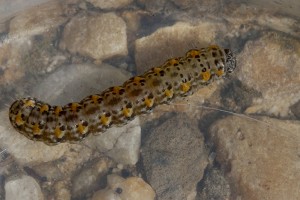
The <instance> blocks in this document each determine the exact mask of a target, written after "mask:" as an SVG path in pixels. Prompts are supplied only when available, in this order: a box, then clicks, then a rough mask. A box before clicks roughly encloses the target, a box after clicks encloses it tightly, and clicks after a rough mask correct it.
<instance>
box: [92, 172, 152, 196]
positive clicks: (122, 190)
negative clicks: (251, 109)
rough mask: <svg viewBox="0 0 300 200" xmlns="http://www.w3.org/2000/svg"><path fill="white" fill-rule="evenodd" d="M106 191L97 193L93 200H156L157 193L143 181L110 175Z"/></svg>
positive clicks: (136, 178)
mask: <svg viewBox="0 0 300 200" xmlns="http://www.w3.org/2000/svg"><path fill="white" fill-rule="evenodd" d="M107 179H108V180H107V182H108V186H107V188H106V189H103V190H99V191H98V192H96V193H95V194H94V196H93V198H92V200H129V199H130V200H140V199H143V200H154V198H155V192H154V190H153V189H152V188H151V186H150V185H148V184H147V183H146V182H145V181H144V180H143V179H141V178H139V177H129V178H127V179H123V178H122V177H119V176H117V175H109V176H108V178H107Z"/></svg>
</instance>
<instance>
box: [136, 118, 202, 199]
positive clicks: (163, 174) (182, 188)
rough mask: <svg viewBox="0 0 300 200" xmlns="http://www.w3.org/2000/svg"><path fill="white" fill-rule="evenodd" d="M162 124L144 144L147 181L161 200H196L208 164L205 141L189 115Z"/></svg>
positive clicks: (143, 153)
mask: <svg viewBox="0 0 300 200" xmlns="http://www.w3.org/2000/svg"><path fill="white" fill-rule="evenodd" d="M159 121H160V122H161V124H160V125H159V126H158V127H155V128H153V130H152V131H150V132H149V133H148V134H147V135H148V136H146V138H145V139H144V140H143V141H142V142H144V145H142V152H141V156H142V162H143V167H144V169H145V177H146V179H147V180H148V182H149V184H150V185H151V186H152V187H153V189H154V190H155V191H156V194H157V198H158V199H187V198H188V199H193V198H195V196H196V188H197V183H198V182H199V181H200V180H201V178H202V175H203V173H204V169H205V167H206V165H207V163H208V160H207V157H208V155H207V152H206V150H205V146H204V138H203V136H202V134H201V133H200V131H199V130H198V128H197V123H196V121H193V120H192V119H190V118H189V117H188V116H187V115H185V114H177V115H175V116H171V117H169V118H168V119H159Z"/></svg>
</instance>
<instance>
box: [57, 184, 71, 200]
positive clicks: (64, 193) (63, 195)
mask: <svg viewBox="0 0 300 200" xmlns="http://www.w3.org/2000/svg"><path fill="white" fill-rule="evenodd" d="M54 190H55V199H56V200H70V199H71V192H70V191H69V188H67V183H66V181H58V182H56V183H55V185H54Z"/></svg>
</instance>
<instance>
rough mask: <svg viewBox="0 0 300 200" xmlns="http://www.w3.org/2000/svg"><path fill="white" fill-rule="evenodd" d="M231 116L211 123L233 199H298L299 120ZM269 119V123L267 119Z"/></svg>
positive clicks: (299, 173) (212, 137) (220, 160)
mask: <svg viewBox="0 0 300 200" xmlns="http://www.w3.org/2000/svg"><path fill="white" fill-rule="evenodd" d="M259 120H261V122H257V121H255V120H249V119H246V118H241V117H236V116H229V117H226V118H225V119H222V120H219V121H218V122H216V123H215V124H214V125H212V127H211V129H210V131H209V135H210V137H211V140H212V141H214V144H215V146H216V148H215V150H216V155H217V156H216V161H218V163H221V165H222V166H223V168H227V174H226V176H227V177H228V178H229V179H230V180H229V183H230V186H231V191H236V192H234V193H233V194H232V195H231V197H232V198H233V199H237V198H238V199H297V198H298V197H299V195H300V193H299V191H300V190H299V188H300V185H299V179H300V171H299V166H300V159H299V144H300V134H299V133H300V123H299V121H281V120H277V119H272V118H266V117H264V118H259ZM264 121H266V122H267V124H266V123H265V122H264Z"/></svg>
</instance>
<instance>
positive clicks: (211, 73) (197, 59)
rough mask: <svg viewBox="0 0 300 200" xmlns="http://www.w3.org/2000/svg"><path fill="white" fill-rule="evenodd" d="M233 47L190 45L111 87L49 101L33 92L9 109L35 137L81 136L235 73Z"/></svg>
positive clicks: (48, 139) (66, 138) (62, 139)
mask: <svg viewBox="0 0 300 200" xmlns="http://www.w3.org/2000/svg"><path fill="white" fill-rule="evenodd" d="M235 67H236V59H235V57H234V56H233V53H232V51H230V50H229V49H222V48H220V47H219V46H216V45H212V46H209V47H207V48H201V49H192V50H189V51H188V52H187V53H186V55H185V56H184V57H178V58H172V59H169V60H167V61H166V62H165V63H164V64H163V65H161V66H158V67H154V68H152V69H150V70H149V71H147V72H145V73H144V74H142V75H140V76H135V77H132V78H131V79H129V80H128V81H126V82H125V83H124V84H123V85H121V86H115V87H110V88H108V89H106V90H105V91H103V92H102V93H100V94H94V95H90V96H88V97H86V98H84V99H83V100H81V101H80V102H73V103H69V104H67V105H65V106H51V105H49V104H47V103H44V102H42V101H39V100H37V99H35V98H30V97H29V98H23V99H19V100H17V101H15V102H14V103H13V104H12V105H11V107H10V110H9V118H10V121H11V124H12V125H13V127H14V128H15V129H16V130H17V131H19V132H20V133H21V134H23V135H25V136H26V137H28V138H29V139H31V140H37V141H42V142H44V143H46V144H49V145H51V144H58V143H60V142H66V141H80V140H82V139H83V138H85V137H86V136H88V135H89V134H90V133H93V132H104V131H105V130H106V129H108V128H109V127H111V126H112V125H122V124H126V123H127V122H128V121H130V120H132V119H133V118H134V117H135V116H137V115H139V114H142V113H146V112H148V111H150V110H152V109H153V108H154V107H155V106H156V105H159V104H163V103H168V102H170V101H171V100H172V99H174V98H176V97H184V96H187V95H189V94H192V93H193V91H195V90H197V89H199V88H201V87H203V86H205V85H207V84H209V83H211V82H212V81H214V80H215V79H218V78H220V77H224V76H226V75H227V74H229V73H231V72H232V71H233V70H234V69H235Z"/></svg>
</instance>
